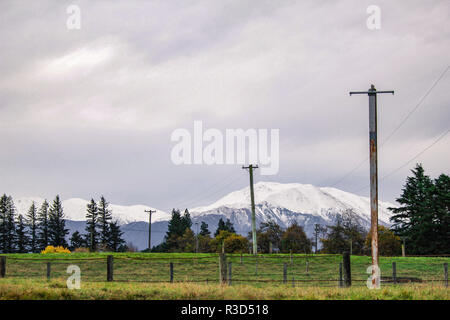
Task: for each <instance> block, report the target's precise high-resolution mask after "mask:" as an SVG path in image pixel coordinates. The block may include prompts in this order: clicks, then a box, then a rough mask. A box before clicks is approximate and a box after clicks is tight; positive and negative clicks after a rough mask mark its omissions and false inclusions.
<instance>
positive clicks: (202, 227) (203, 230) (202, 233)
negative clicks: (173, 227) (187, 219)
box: [199, 221, 211, 237]
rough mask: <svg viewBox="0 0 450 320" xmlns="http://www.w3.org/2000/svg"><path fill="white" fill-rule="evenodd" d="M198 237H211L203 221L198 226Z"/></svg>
mask: <svg viewBox="0 0 450 320" xmlns="http://www.w3.org/2000/svg"><path fill="white" fill-rule="evenodd" d="M199 235H200V236H203V237H210V236H211V231H209V229H208V224H207V223H206V222H205V221H202V223H201V225H200V234H199Z"/></svg>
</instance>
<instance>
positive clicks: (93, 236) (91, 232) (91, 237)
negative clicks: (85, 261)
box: [86, 199, 98, 252]
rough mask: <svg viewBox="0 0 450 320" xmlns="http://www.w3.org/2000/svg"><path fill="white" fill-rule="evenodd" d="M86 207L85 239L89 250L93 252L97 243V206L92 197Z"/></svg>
mask: <svg viewBox="0 0 450 320" xmlns="http://www.w3.org/2000/svg"><path fill="white" fill-rule="evenodd" d="M86 207H87V209H86V211H87V213H86V232H87V235H86V240H87V243H88V247H89V250H90V251H92V252H94V251H96V250H97V243H98V232H97V227H98V208H97V204H96V203H95V201H94V199H91V202H90V203H88V204H87V206H86Z"/></svg>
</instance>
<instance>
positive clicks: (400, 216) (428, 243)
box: [389, 164, 438, 254]
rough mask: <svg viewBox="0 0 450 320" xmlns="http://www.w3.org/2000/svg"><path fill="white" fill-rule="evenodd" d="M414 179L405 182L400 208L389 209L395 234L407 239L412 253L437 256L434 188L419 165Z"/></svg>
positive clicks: (415, 169)
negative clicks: (435, 254) (434, 254)
mask: <svg viewBox="0 0 450 320" xmlns="http://www.w3.org/2000/svg"><path fill="white" fill-rule="evenodd" d="M412 173H413V176H412V177H408V178H407V179H406V184H405V186H404V188H403V189H402V194H401V196H400V198H398V199H396V200H397V202H398V203H400V205H401V207H398V208H389V209H391V210H392V212H393V213H394V215H393V216H392V217H391V222H393V226H392V228H393V230H394V231H395V233H396V234H397V235H398V236H400V237H402V238H404V239H406V242H407V243H408V248H409V250H408V251H409V253H411V254H432V253H435V252H437V250H438V248H437V243H436V242H435V241H434V239H435V237H436V233H435V232H436V228H437V223H436V221H434V218H435V215H434V214H433V207H434V204H433V194H434V193H435V191H434V185H433V181H432V180H431V179H430V177H429V176H427V175H425V170H424V169H423V167H422V165H420V164H417V165H416V167H415V168H414V169H413V170H412Z"/></svg>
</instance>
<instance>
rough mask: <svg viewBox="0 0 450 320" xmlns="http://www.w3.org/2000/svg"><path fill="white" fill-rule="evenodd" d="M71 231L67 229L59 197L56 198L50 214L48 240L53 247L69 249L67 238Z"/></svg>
mask: <svg viewBox="0 0 450 320" xmlns="http://www.w3.org/2000/svg"><path fill="white" fill-rule="evenodd" d="M68 234H69V230H67V229H66V221H65V220H64V211H63V207H62V203H61V200H60V199H59V195H57V196H56V198H55V200H54V201H53V204H52V206H51V207H50V209H49V213H48V240H49V244H51V245H52V246H55V247H56V246H63V247H65V248H67V247H68V244H67V241H66V236H67V235H68Z"/></svg>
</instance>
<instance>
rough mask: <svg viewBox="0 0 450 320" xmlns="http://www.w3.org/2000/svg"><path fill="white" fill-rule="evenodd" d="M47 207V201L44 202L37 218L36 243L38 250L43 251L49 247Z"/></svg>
mask: <svg viewBox="0 0 450 320" xmlns="http://www.w3.org/2000/svg"><path fill="white" fill-rule="evenodd" d="M48 207H49V205H48V202H47V200H44V202H43V203H42V205H41V207H40V208H39V211H38V216H37V222H38V225H37V229H38V230H37V243H38V248H39V249H40V250H44V249H45V248H46V247H47V246H48V245H49V228H48Z"/></svg>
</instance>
